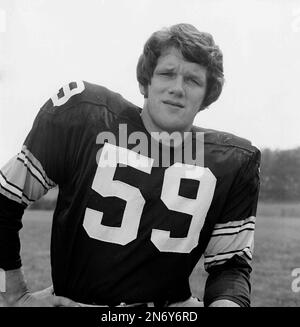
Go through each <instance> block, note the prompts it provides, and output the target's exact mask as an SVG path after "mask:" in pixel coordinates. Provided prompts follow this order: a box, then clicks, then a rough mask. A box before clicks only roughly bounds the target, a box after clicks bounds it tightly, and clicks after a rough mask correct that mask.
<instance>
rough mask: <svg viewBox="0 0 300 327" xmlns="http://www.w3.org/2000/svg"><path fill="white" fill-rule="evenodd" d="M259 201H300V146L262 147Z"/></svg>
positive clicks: (42, 206)
mask: <svg viewBox="0 0 300 327" xmlns="http://www.w3.org/2000/svg"><path fill="white" fill-rule="evenodd" d="M260 181H261V184H260V196H259V199H260V200H261V201H270V202H271V201H274V202H300V147H298V148H295V149H291V150H271V149H268V148H266V149H262V151H261V167H260ZM54 194H57V192H56V193H55V192H54ZM55 205H56V196H53V194H52V196H50V197H49V196H47V195H46V196H44V197H43V198H41V199H40V200H39V201H37V202H35V203H34V204H32V205H31V207H30V208H31V209H39V210H53V209H54V208H55Z"/></svg>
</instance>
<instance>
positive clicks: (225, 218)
mask: <svg viewBox="0 0 300 327" xmlns="http://www.w3.org/2000/svg"><path fill="white" fill-rule="evenodd" d="M259 164H260V152H259V151H258V150H256V151H254V152H253V153H252V154H251V156H250V157H249V158H248V159H247V161H246V162H245V163H244V165H243V166H242V167H241V169H240V171H239V174H238V175H237V176H236V179H235V182H234V184H233V185H232V188H231V190H230V193H229V194H228V197H227V200H226V204H225V206H224V209H223V212H222V215H221V217H220V219H219V222H218V223H217V224H216V225H215V227H214V230H213V232H212V235H211V239H210V241H209V244H208V246H207V248H206V251H205V255H204V256H205V261H204V264H205V269H206V270H207V272H208V273H209V275H208V278H207V281H206V286H205V293H204V305H205V306H242V307H244V306H250V293H251V284H250V273H251V270H252V268H251V259H252V252H253V241H254V226H255V215H256V208H257V200H258V193H259Z"/></svg>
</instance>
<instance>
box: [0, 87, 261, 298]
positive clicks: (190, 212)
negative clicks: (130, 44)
mask: <svg viewBox="0 0 300 327" xmlns="http://www.w3.org/2000/svg"><path fill="white" fill-rule="evenodd" d="M140 113H141V109H140V108H138V107H136V106H135V105H133V104H131V103H130V102H128V101H126V100H125V99H123V98H122V97H121V96H120V95H119V94H117V93H114V92H112V91H110V90H108V89H106V88H104V87H101V86H98V85H93V84H90V83H86V82H72V83H70V84H68V85H66V86H64V87H63V88H62V89H61V90H60V91H59V92H58V94H56V95H55V96H53V97H52V98H51V99H49V100H48V101H47V102H46V104H45V105H44V106H43V107H42V108H41V110H40V112H39V114H38V115H37V118H36V119H35V121H34V124H33V127H32V129H31V131H30V133H29V135H28V136H27V138H26V140H25V142H24V145H23V149H22V151H21V152H20V153H19V154H18V155H17V156H16V157H15V158H13V159H12V160H11V161H10V162H8V164H7V165H6V166H4V167H3V168H2V169H1V173H0V185H1V186H0V193H1V194H2V195H5V196H6V197H8V198H9V199H11V200H13V201H16V202H18V203H23V204H24V205H26V206H27V205H29V204H31V203H32V202H34V201H35V200H37V199H39V198H40V197H41V196H42V195H43V194H45V193H46V192H47V191H48V190H49V189H50V188H52V187H54V186H55V185H58V186H59V195H58V199H57V206H56V209H55V212H54V215H53V225H52V236H51V265H52V279H53V285H54V290H55V293H56V294H57V295H63V296H66V297H69V298H71V299H73V300H75V301H79V302H83V303H98V304H118V303H120V302H126V303H136V302H145V301H156V300H162V299H166V300H175V301H176V300H180V299H184V298H187V297H188V296H189V295H190V287H189V276H190V274H191V272H192V270H193V268H194V267H195V265H196V263H197V262H198V260H199V258H200V257H201V256H202V255H204V264H205V268H206V269H207V270H209V269H210V268H211V267H213V266H215V265H220V264H223V263H225V262H226V261H227V260H229V259H230V258H232V257H233V256H235V255H239V256H243V257H245V258H246V259H247V260H249V262H250V260H251V257H252V250H253V233H254V225H255V213H256V206H257V197H258V188H259V177H258V169H259V161H260V153H259V151H258V149H257V148H255V147H253V146H252V145H251V143H250V142H249V141H247V140H244V139H241V138H238V137H236V136H234V135H231V134H228V133H223V132H219V131H214V130H206V129H201V128H198V127H193V129H192V132H191V133H190V134H189V135H188V136H187V137H186V140H187V142H184V143H183V145H184V147H183V146H177V147H174V146H172V145H170V146H168V145H163V144H162V143H161V142H159V141H157V140H156V139H155V138H153V136H152V135H150V134H149V133H148V132H147V130H146V129H145V127H144V125H143V123H142V120H141V117H140ZM197 142H198V143H199V144H198V145H199V148H197ZM200 143H201V144H200ZM185 148H188V151H187V152H186V153H187V155H186V156H184V155H183V154H184V153H185V152H184V151H185ZM197 149H198V150H197ZM197 151H198V152H199V153H200V154H201V155H200V156H198V159H197V160H195V158H196V157H197V153H196V152H197ZM163 154H165V156H164V157H163Z"/></svg>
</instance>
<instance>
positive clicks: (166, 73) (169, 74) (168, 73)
mask: <svg viewBox="0 0 300 327" xmlns="http://www.w3.org/2000/svg"><path fill="white" fill-rule="evenodd" d="M160 75H162V76H173V75H174V73H172V72H161V73H160Z"/></svg>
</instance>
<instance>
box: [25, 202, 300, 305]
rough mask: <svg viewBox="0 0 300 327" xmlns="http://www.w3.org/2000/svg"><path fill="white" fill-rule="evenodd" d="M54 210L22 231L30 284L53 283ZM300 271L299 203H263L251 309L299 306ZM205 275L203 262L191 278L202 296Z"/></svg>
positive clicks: (30, 219) (38, 214)
mask: <svg viewBox="0 0 300 327" xmlns="http://www.w3.org/2000/svg"><path fill="white" fill-rule="evenodd" d="M51 217H52V212H51V211H27V212H26V213H25V216H24V218H23V224H24V227H23V229H22V231H21V234H20V235H21V240H22V258H23V265H24V270H25V275H26V278H27V281H28V285H29V287H30V288H31V289H32V290H38V289H41V288H43V287H46V286H48V285H50V284H51V277H50V259H49V243H50V230H51ZM298 267H299V268H300V204H260V205H259V207H258V215H257V224H256V234H255V249H254V258H253V272H252V306H256V307H257V306H261V307H266V306H276V307H280V306H293V307H295V306H297V307H300V292H299V293H294V292H293V291H292V289H291V284H292V281H293V279H294V278H295V277H292V275H291V272H292V270H293V269H295V268H298ZM206 276H207V275H206V273H205V272H204V271H203V261H202V260H200V262H199V264H198V265H197V266H196V268H195V270H194V272H193V274H192V276H191V286H192V290H193V292H194V293H195V294H196V295H197V296H198V297H202V296H203V287H204V284H205V279H206Z"/></svg>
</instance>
